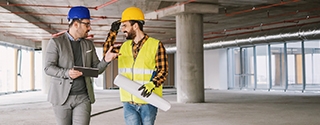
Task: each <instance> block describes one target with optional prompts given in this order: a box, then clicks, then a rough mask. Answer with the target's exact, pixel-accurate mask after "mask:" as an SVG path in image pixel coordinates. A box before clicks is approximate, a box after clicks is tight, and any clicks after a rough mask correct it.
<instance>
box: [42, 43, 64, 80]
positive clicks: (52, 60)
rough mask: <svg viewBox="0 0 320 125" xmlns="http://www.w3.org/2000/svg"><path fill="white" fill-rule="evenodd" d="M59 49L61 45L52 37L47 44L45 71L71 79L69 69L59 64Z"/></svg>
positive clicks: (50, 74)
mask: <svg viewBox="0 0 320 125" xmlns="http://www.w3.org/2000/svg"><path fill="white" fill-rule="evenodd" d="M59 51H60V49H59V46H58V45H57V44H56V42H55V41H54V40H53V39H50V40H49V43H48V45H47V51H46V58H45V65H44V67H45V68H44V72H45V73H46V74H47V75H49V76H53V77H57V78H63V79H70V77H69V73H68V72H69V69H67V68H63V67H59V66H58V61H59V56H60V55H59Z"/></svg>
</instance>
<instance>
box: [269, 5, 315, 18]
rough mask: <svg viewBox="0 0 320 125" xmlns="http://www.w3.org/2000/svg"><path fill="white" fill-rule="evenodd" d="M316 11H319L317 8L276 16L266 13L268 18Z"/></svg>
mask: <svg viewBox="0 0 320 125" xmlns="http://www.w3.org/2000/svg"><path fill="white" fill-rule="evenodd" d="M318 10H320V8H319V7H318V8H312V9H307V10H297V11H294V12H287V13H283V14H277V15H269V13H268V18H274V17H283V16H290V15H295V14H298V13H303V12H312V11H318Z"/></svg>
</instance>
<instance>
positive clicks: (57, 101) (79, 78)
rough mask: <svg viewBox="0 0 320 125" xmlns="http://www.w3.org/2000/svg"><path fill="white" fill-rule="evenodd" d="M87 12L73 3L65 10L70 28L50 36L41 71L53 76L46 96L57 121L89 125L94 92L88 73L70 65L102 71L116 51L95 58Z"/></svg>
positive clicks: (75, 124)
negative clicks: (67, 11) (86, 74)
mask: <svg viewBox="0 0 320 125" xmlns="http://www.w3.org/2000/svg"><path fill="white" fill-rule="evenodd" d="M90 19H91V18H90V12H89V10H88V8H86V7H83V6H76V7H72V8H71V9H70V10H69V13H68V21H69V30H68V31H67V32H66V33H64V34H62V35H60V36H57V37H54V38H52V39H50V41H49V43H48V46H47V52H46V60H45V68H44V71H45V73H46V74H47V75H49V76H52V80H51V85H50V90H49V93H48V100H49V102H51V103H52V106H53V110H54V112H55V116H56V121H57V124H58V125H88V124H89V123H90V114H91V104H92V103H94V101H95V98H94V92H93V85H92V80H91V78H90V77H87V76H83V75H82V72H80V71H78V70H74V69H73V66H82V67H92V68H98V69H99V71H98V72H99V74H101V73H102V72H103V71H104V70H105V69H106V67H107V65H108V64H109V63H110V62H111V61H112V60H113V59H115V58H116V57H117V56H118V54H117V53H112V52H111V50H112V48H110V49H109V51H108V52H107V53H106V54H105V55H104V57H103V59H102V60H99V59H98V56H97V54H96V49H95V46H94V44H93V42H92V41H91V40H87V39H84V38H86V37H87V36H88V32H89V31H90V30H91V27H90Z"/></svg>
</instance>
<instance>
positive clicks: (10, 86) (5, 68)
mask: <svg viewBox="0 0 320 125" xmlns="http://www.w3.org/2000/svg"><path fill="white" fill-rule="evenodd" d="M13 61H14V49H13V48H11V47H4V46H0V62H1V64H2V65H0V92H1V93H3V92H14V91H15V85H14V81H13V78H14V76H15V74H14V72H13V69H14V63H13Z"/></svg>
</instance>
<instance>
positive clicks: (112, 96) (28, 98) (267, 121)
mask: <svg viewBox="0 0 320 125" xmlns="http://www.w3.org/2000/svg"><path fill="white" fill-rule="evenodd" d="M164 91H165V92H164V98H166V99H167V100H169V101H170V102H171V104H172V107H171V109H170V110H169V111H167V112H164V111H161V110H159V113H158V116H157V120H156V125H320V118H319V116H320V94H319V93H301V92H286V93H284V92H263V91H219V90H206V91H205V100H206V102H205V103H188V104H182V103H177V101H176V94H175V93H176V91H175V90H174V89H165V90H164ZM96 99H97V101H96V103H95V104H93V106H92V108H93V111H92V115H93V116H92V118H91V125H124V120H123V109H122V108H121V103H120V101H119V93H118V90H96ZM54 124H55V118H54V113H53V111H52V108H51V105H50V103H48V102H47V101H46V95H45V94H43V93H42V92H27V93H17V94H9V95H1V96H0V125H54Z"/></svg>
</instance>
